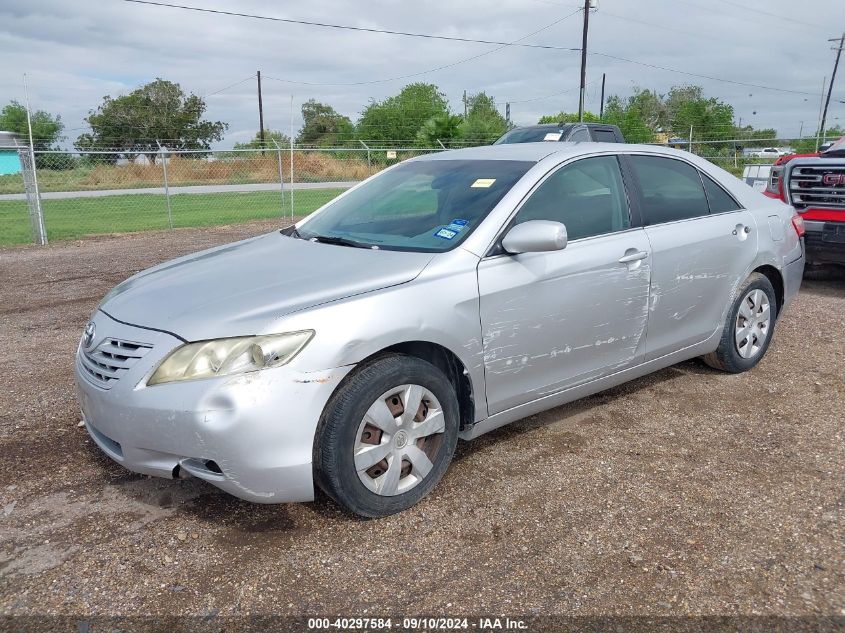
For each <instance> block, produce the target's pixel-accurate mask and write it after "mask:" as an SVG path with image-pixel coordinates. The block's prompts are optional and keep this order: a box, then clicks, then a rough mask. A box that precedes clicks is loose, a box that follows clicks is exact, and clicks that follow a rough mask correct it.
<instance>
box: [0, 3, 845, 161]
mask: <svg viewBox="0 0 845 633" xmlns="http://www.w3.org/2000/svg"><path fill="white" fill-rule="evenodd" d="M164 1H167V0H164ZM174 1H175V2H176V3H177V4H185V5H193V6H199V7H207V8H217V9H224V10H236V11H238V12H244V13H256V14H262V15H268V16H274V17H286V18H294V19H302V20H309V21H318V22H331V23H336V24H349V25H354V26H363V27H371V28H382V29H391V30H399V31H413V32H421V33H433V34H440V35H450V36H460V37H468V38H475V39H484V40H500V41H505V42H511V41H514V40H516V39H518V38H521V37H523V36H525V35H527V34H528V33H531V32H534V31H537V30H538V29H540V28H542V27H544V26H546V25H548V24H550V23H551V22H553V21H555V20H559V19H560V18H563V17H564V16H566V15H568V14H570V13H572V12H573V11H575V10H576V9H577V4H578V2H576V0H497V1H495V2H490V1H489V0H487V1H484V2H482V1H480V0H449V1H446V0H430V1H425V0H417V1H415V2H408V1H400V0H392V1H391V0H369V1H368V2H358V3H353V2H343V1H341V0H312V1H311V2H271V1H270V0H239V1H238V2H236V3H235V2H231V1H230V2H225V1H224V0H181V1H179V0H174ZM842 4H843V2H842V0H812V1H807V0H805V1H804V2H796V1H795V0H598V10H597V11H596V12H594V13H592V14H591V17H590V40H589V49H590V50H592V51H596V52H598V53H605V54H609V55H615V56H621V57H626V58H629V59H633V60H636V61H639V62H643V63H645V64H652V65H657V66H667V67H672V68H675V69H678V70H682V71H686V72H689V73H696V74H701V75H709V76H711V77H718V78H722V79H728V80H732V81H738V82H746V83H752V84H760V85H764V86H771V87H776V88H782V89H788V90H795V91H801V92H807V93H811V94H806V95H803V94H791V93H786V92H777V91H774V90H767V89H763V88H752V87H747V86H742V85H736V84H731V83H724V82H720V81H714V80H710V79H701V78H697V77H691V76H685V75H682V74H678V73H674V72H668V71H666V70H660V69H656V68H649V67H646V66H642V65H635V64H631V63H626V62H622V61H618V60H614V59H609V58H607V57H601V56H597V55H591V56H590V57H589V58H588V64H587V81H588V82H590V84H589V88H588V95H587V107H588V109H589V110H594V111H598V107H599V95H600V83H601V75H602V73H603V72H605V73H607V92H608V94H619V95H623V96H624V95H627V94H630V92H631V91H632V89H633V88H634V87H635V86H641V87H645V88H650V89H654V90H656V91H658V92H666V91H668V89H669V88H671V87H672V86H674V85H679V84H688V83H696V84H700V85H702V86H703V87H704V89H705V92H706V94H708V95H712V96H716V97H718V98H720V99H723V100H725V101H727V102H729V103H731V104H732V105H733V106H734V108H735V112H736V116H737V117H742V121H743V123H746V122H747V123H751V124H752V125H754V126H755V127H758V128H759V127H774V128H776V129H777V130H778V132H779V134H780V135H782V136H791V135H797V134H798V132H799V128H800V127H801V122H802V121H803V123H804V132H805V133H811V132H812V131H813V130H815V127H816V125H817V122H818V117H819V102H820V97H819V93H820V92H821V88H822V80H823V78H824V77H825V76H827V77H828V79H829V77H830V74H831V70H832V67H833V60H834V55H835V54H834V52H833V51H832V50H831V46H832V44H831V43H830V42H828V41H827V40H828V38H831V37H836V36H838V35H840V34H841V32H842V30H843V29H845V14H843V13H842V11H841V9H842ZM708 7H709V8H708ZM798 7H801V8H802V10H801V11H800V12H797V11H796V9H797V8H798ZM811 9H812V10H811ZM767 13H768V14H777V15H778V16H783V17H776V16H773V15H767ZM581 15H582V14H581V13H580V12H579V13H576V14H575V15H572V16H571V17H569V18H568V19H566V20H564V21H563V22H561V23H559V24H557V25H555V26H553V27H551V28H549V29H547V30H544V31H543V32H541V33H538V34H537V35H534V36H533V37H531V38H528V39H526V40H524V41H525V42H526V43H534V44H551V45H555V46H564V47H572V48H578V47H580V42H581V27H582V19H581ZM791 16H795V17H794V18H792V17H791ZM495 48H497V47H496V46H493V45H489V44H475V43H461V42H449V41H438V40H423V39H415V38H408V37H400V36H395V35H384V34H373V33H361V32H354V31H340V30H335V29H326V28H318V27H312V26H302V25H292V24H284V23H278V22H268V21H261V20H254V19H247V18H239V17H231V16H219V15H210V14H201V13H197V12H191V11H184V10H179V9H172V8H162V7H154V6H144V5H137V4H129V3H127V2H124V1H122V0H75V1H71V0H3V2H2V3H0V60H2V63H0V103H2V104H5V103H7V102H8V101H9V100H11V99H18V100H21V101H23V86H22V73H24V72H26V73H27V76H28V81H29V89H30V100H31V104H32V107H33V108H34V109H43V110H47V111H49V112H51V113H58V114H61V116H62V120H63V121H64V123H65V126H66V129H65V134H66V135H67V137H68V142H72V141H73V140H74V139H75V138H76V136H77V135H79V134H80V133H81V132H83V131H85V129H86V128H85V122H84V117H85V116H86V114H87V112H88V110H89V109H92V108H95V107H96V106H97V105H98V104H99V103H100V102H101V101H102V97H103V96H104V95H106V94H110V95H112V96H116V95H118V94H121V93H124V92H128V91H130V90H132V89H133V88H135V87H137V86H139V85H141V84H143V83H145V82H147V81H150V80H152V79H154V78H156V77H162V78H165V79H169V80H172V81H176V82H179V83H180V84H181V85H182V87H183V88H184V89H185V90H187V91H191V92H195V93H197V94H199V95H208V97H207V103H208V111H207V114H206V116H207V118H210V119H212V120H222V121H226V122H228V123H229V131H228V133H227V135H226V138H225V141H224V142H223V143H222V144H221V145H220V146H221V147H229V146H231V145H232V144H233V143H235V142H238V141H244V140H248V139H249V138H251V137H252V136H253V135H254V133H255V131H256V130H257V128H258V115H257V100H256V87H255V82H254V80H251V81H247V82H245V83H242V84H240V85H237V86H234V87H232V88H229V89H227V90H223V91H222V92H218V91H220V90H221V89H222V88H225V87H226V86H229V85H231V84H233V83H235V82H237V81H239V80H241V79H244V78H246V77H248V76H250V75H253V74H254V73H255V71H256V70H257V69H260V70H261V71H262V75H264V76H265V81H264V108H265V127H267V128H272V129H282V130H283V131H285V132H286V133H287V132H289V128H290V114H291V95H293V100H294V126H295V127H296V128H298V127H299V125H300V124H301V117H300V116H299V107H300V105H301V104H302V102H303V101H305V100H307V99H308V98H310V97H314V98H316V99H318V100H320V101H323V102H326V103H329V104H331V105H332V106H334V107H335V108H336V109H337V110H338V111H339V112H341V113H342V114H345V115H347V116H349V117H350V118H351V119H352V120H353V121H355V120H356V119H357V117H358V115H359V113H360V111H361V109H362V108H363V106H364V105H366V103H367V102H368V101H369V100H370V99H382V98H384V97H386V96H389V95H391V94H395V93H396V92H398V91H399V89H400V88H401V87H402V86H403V85H405V84H406V83H408V82H410V81H426V82H431V83H435V84H437V85H438V86H440V88H441V89H442V90H443V91H444V92H445V93H446V95H447V97H448V98H449V100H450V103H451V106H452V109H453V110H455V111H460V110H461V109H462V105H461V94H462V92H463V91H464V90H467V91H468V92H470V93H472V92H477V91H481V90H484V91H486V92H487V93H488V94H490V95H492V96H493V97H494V98H495V99H496V102H497V103H498V104H499V106H500V110H501V111H502V112H503V113H504V104H505V103H506V102H508V101H510V102H511V103H512V105H511V116H512V119H513V120H514V121H515V122H516V123H517V124H530V123H535V122H536V121H537V118H538V117H539V116H541V115H542V114H547V113H554V112H559V111H560V110H561V109H563V110H567V111H577V108H578V81H579V65H580V56H579V53H578V52H568V51H558V50H544V49H529V48H517V47H508V48H504V49H503V50H499V51H495V52H492V53H490V54H488V55H484V56H482V57H479V58H478V59H474V60H471V61H467V62H465V63H461V64H457V65H455V66H453V67H450V68H447V69H444V70H439V71H436V72H431V73H427V74H423V75H420V76H418V77H415V78H412V79H405V80H396V81H386V82H381V83H372V84H366V85H355V86H338V85H335V86H331V85H320V86H307V85H300V84H296V83H283V82H279V81H274V80H271V79H269V78H270V77H275V78H277V79H284V80H287V81H291V82H311V83H318V84H342V83H354V82H365V81H373V80H379V79H388V78H393V77H396V76H400V75H409V74H413V73H420V72H423V71H426V70H429V69H433V68H436V67H439V66H444V65H447V64H452V63H454V62H456V61H459V60H462V59H466V58H468V57H472V56H474V55H478V54H480V53H485V52H487V51H491V50H493V49H495ZM841 72H842V74H841V75H840V78H839V81H838V82H837V87H835V88H834V91H833V101H832V102H831V107H830V113H829V115H828V120H829V122H830V123H831V124H835V123H839V124H843V123H845V105H843V104H842V103H838V102H837V99H841V100H845V83H843V82H845V68H843V69H841ZM562 91H567V92H564V93H563V94H557V95H556V96H550V97H548V98H542V97H546V96H547V95H552V94H554V93H560V92H562ZM212 93H216V94H212ZM536 97H540V98H537V99H535V98H536ZM529 99H531V100H530V101H526V100H529ZM840 116H841V117H842V119H838V117H840Z"/></svg>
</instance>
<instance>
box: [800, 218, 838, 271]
mask: <svg viewBox="0 0 845 633" xmlns="http://www.w3.org/2000/svg"><path fill="white" fill-rule="evenodd" d="M804 230H805V233H804V244H805V245H806V249H807V263H808V264H845V222H821V221H817V220H805V221H804Z"/></svg>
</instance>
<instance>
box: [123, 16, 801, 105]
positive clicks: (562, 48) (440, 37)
mask: <svg viewBox="0 0 845 633" xmlns="http://www.w3.org/2000/svg"><path fill="white" fill-rule="evenodd" d="M682 1H683V2H685V3H686V4H689V5H691V6H696V7H699V8H705V7H702V5H698V4H695V3H692V2H688V0H682ZM123 2H131V3H134V4H143V5H151V6H157V7H168V8H172V9H184V10H186V11H197V12H200V13H212V14H217V15H227V16H231V17H242V18H252V19H257V20H269V21H272V22H285V23H288V24H302V25H306V26H317V27H323V28H331V29H342V30H350V31H362V32H366V33H382V34H387V35H399V36H404V37H417V38H425V39H434V40H447V41H455V42H471V43H475V44H494V45H497V46H502V47H506V46H516V47H524V48H538V49H544V50H557V51H577V52H580V51H581V49H580V48H571V47H565V46H552V45H546V44H525V43H519V40H516V41H515V42H514V43H511V42H502V41H496V40H478V39H472V38H466V37H452V36H446V35H432V34H428V33H412V32H407V31H393V30H388V29H376V28H365V27H357V26H349V25H341V24H329V23H325V22H312V21H308V20H294V19H291V18H278V17H272V16H263V15H255V14H250V13H238V12H234V11H222V10H220V9H205V8H201V7H192V6H188V5H180V4H171V3H166V2H154V1H153V0H123ZM564 19H565V18H564ZM521 39H524V38H521ZM489 52H493V51H489ZM589 54H590V55H598V56H600V57H606V58H608V59H615V60H617V61H622V62H627V63H629V64H636V65H638V66H644V67H647V68H653V69H657V70H663V71H666V72H672V73H677V74H681V75H686V76H688V77H698V78H700V79H708V80H710V81H719V82H722V83H729V84H733V85H736V86H746V87H749V88H758V89H760V90H772V91H774V92H783V93H788V94H799V95H810V96H815V93H814V92H805V91H801V90H790V89H788V88H777V87H774V86H765V85H762V84H755V83H749V82H744V81H736V80H733V79H724V78H721V77H714V76H712V75H703V74H699V73H693V72H689V71H684V70H680V69H677V68H671V67H669V66H661V65H658V64H650V63H647V62H640V61H637V60H634V59H629V58H626V57H621V56H618V55H611V54H608V53H600V52H596V51H592V52H590V53H589ZM469 59H472V58H469ZM457 63H463V62H455V64H453V65H456V64H457ZM448 67H449V65H448V64H447V65H445V66H442V67H440V68H438V69H432V70H429V71H425V72H434V71H435V70H440V69H442V68H448ZM410 76H413V75H405V76H402V77H397V78H392V79H387V80H385V81H393V80H394V79H399V78H407V77H410ZM267 78H268V79H270V77H267ZM276 81H282V82H285V83H294V84H300V85H305V86H308V85H314V86H321V85H326V86H343V85H362V84H365V83H368V82H356V83H350V84H322V83H311V82H297V81H293V80H284V79H276Z"/></svg>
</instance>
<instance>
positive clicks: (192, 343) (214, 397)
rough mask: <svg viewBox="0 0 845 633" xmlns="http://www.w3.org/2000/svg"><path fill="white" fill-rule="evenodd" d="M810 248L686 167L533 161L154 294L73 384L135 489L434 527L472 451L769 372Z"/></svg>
mask: <svg viewBox="0 0 845 633" xmlns="http://www.w3.org/2000/svg"><path fill="white" fill-rule="evenodd" d="M802 233H803V226H802V224H801V220H800V216H798V215H796V214H795V213H794V211H793V209H792V208H791V207H788V206H786V205H783V204H782V203H780V202H778V201H773V200H770V199H768V198H766V197H764V196H762V195H761V194H759V193H757V192H755V191H754V190H752V189H751V188H749V187H747V186H746V185H745V184H743V183H741V182H740V181H739V180H737V179H736V178H734V177H732V176H731V175H729V174H728V173H726V172H724V171H722V170H721V169H719V168H717V167H715V166H714V165H712V164H710V163H708V162H706V161H704V160H702V159H699V158H697V157H695V156H693V155H691V154H687V153H685V152H680V151H675V150H670V149H663V148H658V147H652V146H637V145H618V144H601V143H577V144H573V143H530V144H521V145H498V146H493V147H481V148H475V149H466V150H458V151H451V152H443V153H440V154H435V155H430V156H424V157H420V158H416V159H414V160H410V161H406V162H403V163H401V164H399V165H397V166H395V167H392V168H390V169H387V170H385V171H383V172H382V173H380V174H378V175H377V176H374V177H372V178H370V179H369V180H367V181H365V182H363V183H361V184H359V185H358V186H356V187H354V188H352V189H350V190H349V191H347V192H345V193H344V194H343V195H341V196H339V197H338V198H336V199H335V200H333V201H332V202H330V203H328V204H327V205H326V206H324V207H323V208H321V209H320V210H319V211H317V212H316V213H314V214H313V215H311V216H310V217H308V218H307V219H305V220H303V221H301V222H299V223H298V224H297V225H296V226H293V227H288V228H287V229H283V230H281V231H274V232H273V233H270V234H267V235H262V236H260V237H256V238H253V239H248V240H244V241H242V242H237V243H234V244H230V245H226V246H222V247H219V248H213V249H210V250H207V251H204V252H201V253H197V254H195V255H190V256H187V257H183V258H181V259H176V260H173V261H170V262H167V263H164V264H161V265H159V266H156V267H154V268H151V269H149V270H146V271H143V272H141V273H139V274H137V275H135V276H134V277H131V278H130V279H128V280H126V281H125V282H123V283H121V284H120V285H118V286H117V287H115V288H114V289H113V290H112V291H111V292H110V293H109V294H108V295H107V296H106V297H105V298H104V299H103V301H102V302H101V304H100V305H99V307H98V309H97V310H96V312H95V313H94V315H93V316H92V317H91V322H90V323H89V324H88V325H87V327H86V328H85V332H84V334H83V336H82V340H81V342H80V345H79V350H78V353H77V356H76V382H77V387H78V395H79V401H80V404H81V407H82V410H83V414H84V419H85V425H86V428H87V430H88V432H89V433H90V435H91V437H92V438H93V439H94V441H95V442H96V443H97V445H98V446H99V447H100V448H101V449H102V450H103V451H104V452H105V453H106V454H107V455H109V456H110V457H111V458H112V459H114V460H115V461H117V462H119V463H120V464H123V465H124V466H125V467H126V468H129V469H131V470H134V471H137V472H141V473H147V474H150V475H157V476H161V477H189V476H193V477H199V478H201V479H203V480H205V481H208V482H210V483H212V484H214V485H215V486H218V487H220V488H222V489H223V490H226V491H228V492H230V493H232V494H234V495H237V496H238V497H241V498H243V499H248V500H251V501H255V502H260V503H277V502H288V501H308V500H311V499H313V498H314V491H315V486H319V487H321V488H322V489H323V490H324V491H325V492H326V493H327V494H328V495H329V496H331V497H332V498H333V499H334V500H335V501H337V503H339V504H340V505H342V506H344V507H345V508H347V509H348V510H350V511H351V512H354V513H357V514H360V515H364V516H370V517H375V516H383V515H387V514H391V513H394V512H398V511H400V510H403V509H405V508H408V507H409V506H411V505H413V504H415V503H417V502H418V501H419V500H420V499H421V498H422V497H423V496H425V495H426V494H427V493H428V492H429V491H430V490H431V489H432V488H433V487H434V485H435V484H436V483H437V481H438V480H439V479H440V478H441V477H442V476H443V473H444V472H445V471H446V468H447V467H448V465H449V462H450V460H451V458H452V455H453V453H454V450H455V445H456V443H457V440H458V438H462V439H465V440H470V439H472V438H475V437H478V436H479V435H481V434H482V433H486V432H487V431H490V430H492V429H495V428H497V427H500V426H502V425H504V424H508V423H509V422H513V421H514V420H518V419H520V418H523V417H525V416H528V415H531V414H534V413H537V412H539V411H542V410H545V409H549V408H551V407H556V406H559V405H562V404H564V403H567V402H570V401H572V400H575V399H577V398H581V397H584V396H586V395H589V394H592V393H595V392H597V391H601V390H603V389H607V388H609V387H613V386H615V385H618V384H620V383H622V382H625V381H628V380H631V379H633V378H637V377H639V376H642V375H644V374H647V373H649V372H653V371H655V370H658V369H661V368H663V367H666V366H669V365H672V364H674V363H677V362H679V361H683V360H686V359H690V358H694V357H699V356H700V357H703V359H704V360H705V361H706V362H707V363H709V364H710V365H712V366H714V367H717V368H719V369H722V370H725V371H728V372H742V371H746V370H748V369H751V368H752V367H754V365H756V364H757V363H758V362H759V361H760V359H761V358H763V355H764V354H765V353H766V350H767V348H768V346H769V344H770V343H771V340H772V336H773V334H774V330H775V324H776V322H777V318H778V317H779V316H780V314H782V312H783V310H784V308H785V307H786V306H787V304H788V303H789V302H790V300H791V299H792V297H793V296H794V295H795V293H796V292H797V291H798V288H799V285H800V282H801V276H802V271H803V267H804V256H803V244H802V240H801V235H802Z"/></svg>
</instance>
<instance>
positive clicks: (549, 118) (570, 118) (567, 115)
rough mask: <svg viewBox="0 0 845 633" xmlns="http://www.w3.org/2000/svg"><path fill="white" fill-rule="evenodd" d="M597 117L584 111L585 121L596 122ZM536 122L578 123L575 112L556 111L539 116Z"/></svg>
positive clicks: (597, 120)
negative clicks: (555, 112)
mask: <svg viewBox="0 0 845 633" xmlns="http://www.w3.org/2000/svg"><path fill="white" fill-rule="evenodd" d="M599 120H600V119H599V117H598V115H596V114H593V113H592V112H584V122H585V123H598V122H599ZM538 123H578V113H577V112H563V111H561V112H558V113H557V114H546V115H544V116H541V117H540V120H539V121H538Z"/></svg>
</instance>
